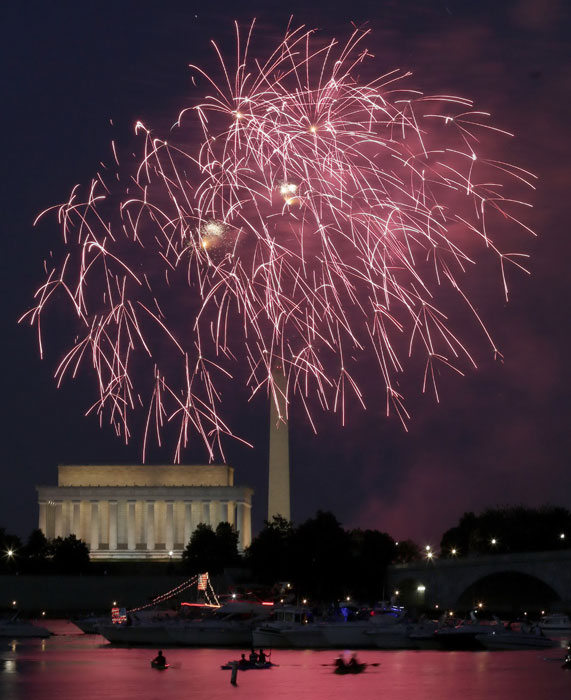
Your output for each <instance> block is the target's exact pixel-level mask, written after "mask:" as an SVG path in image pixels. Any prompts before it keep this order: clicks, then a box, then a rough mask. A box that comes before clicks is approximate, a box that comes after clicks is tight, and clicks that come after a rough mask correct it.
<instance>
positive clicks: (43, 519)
mask: <svg viewBox="0 0 571 700" xmlns="http://www.w3.org/2000/svg"><path fill="white" fill-rule="evenodd" d="M38 525H39V527H40V530H41V531H42V532H43V533H44V535H45V536H46V537H47V536H48V533H47V517H46V502H45V501H40V519H39V522H38Z"/></svg>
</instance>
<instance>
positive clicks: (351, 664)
mask: <svg viewBox="0 0 571 700" xmlns="http://www.w3.org/2000/svg"><path fill="white" fill-rule="evenodd" d="M347 665H348V666H349V668H354V667H355V666H360V665H361V664H360V663H359V661H358V659H357V654H353V655H352V656H351V658H350V659H349V663H348V664H347Z"/></svg>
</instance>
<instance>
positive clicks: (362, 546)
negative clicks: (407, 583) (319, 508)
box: [347, 530, 396, 603]
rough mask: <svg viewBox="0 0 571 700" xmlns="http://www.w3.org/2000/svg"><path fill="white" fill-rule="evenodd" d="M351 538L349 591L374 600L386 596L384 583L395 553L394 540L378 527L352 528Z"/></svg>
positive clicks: (353, 594)
mask: <svg viewBox="0 0 571 700" xmlns="http://www.w3.org/2000/svg"><path fill="white" fill-rule="evenodd" d="M349 540H350V542H349V545H350V548H351V559H352V565H351V566H352V581H350V582H349V590H348V591H347V593H348V594H351V596H356V597H358V598H359V599H360V600H364V601H369V602H371V603H374V602H375V601H376V600H379V599H381V598H384V597H385V595H384V594H385V591H384V582H385V579H386V573H387V566H388V565H389V564H390V563H391V561H392V560H393V559H394V556H395V553H396V546H395V541H394V540H393V538H392V537H390V536H389V535H387V534H386V533H384V532H379V531H378V530H352V531H351V532H350V533H349Z"/></svg>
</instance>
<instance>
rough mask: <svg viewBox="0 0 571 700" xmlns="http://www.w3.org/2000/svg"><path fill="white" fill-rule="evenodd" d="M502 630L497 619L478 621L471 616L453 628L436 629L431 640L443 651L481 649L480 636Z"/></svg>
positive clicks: (502, 627)
mask: <svg viewBox="0 0 571 700" xmlns="http://www.w3.org/2000/svg"><path fill="white" fill-rule="evenodd" d="M503 629H504V626H503V623H502V621H501V620H499V619H498V618H494V619H493V620H492V621H479V620H478V619H476V617H475V616H474V615H471V616H470V619H469V620H463V621H462V622H461V623H460V624H459V625H456V626H455V627H441V628H440V629H437V630H436V632H434V636H433V637H432V640H433V641H435V642H436V643H437V644H438V646H439V647H441V648H444V649H483V648H484V645H483V644H482V641H481V638H482V635H487V634H492V633H494V632H496V633H497V632H502V631H503ZM477 637H478V639H477Z"/></svg>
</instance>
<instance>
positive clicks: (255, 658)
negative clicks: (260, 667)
mask: <svg viewBox="0 0 571 700" xmlns="http://www.w3.org/2000/svg"><path fill="white" fill-rule="evenodd" d="M257 662H258V655H257V654H256V651H255V649H252V651H251V652H250V663H251V664H255V663H257Z"/></svg>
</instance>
